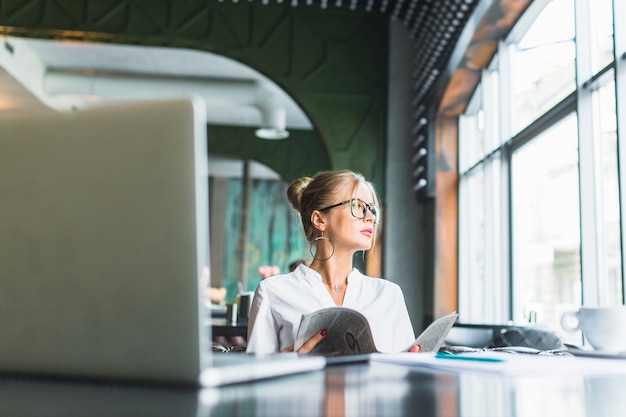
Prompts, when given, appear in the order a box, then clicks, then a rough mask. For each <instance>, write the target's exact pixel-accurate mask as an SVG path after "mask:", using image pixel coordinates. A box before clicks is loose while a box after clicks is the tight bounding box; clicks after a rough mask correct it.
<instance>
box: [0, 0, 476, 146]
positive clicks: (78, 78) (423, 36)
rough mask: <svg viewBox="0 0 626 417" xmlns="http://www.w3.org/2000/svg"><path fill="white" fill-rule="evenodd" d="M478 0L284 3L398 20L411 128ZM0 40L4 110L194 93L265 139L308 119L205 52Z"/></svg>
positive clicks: (262, 80)
mask: <svg viewBox="0 0 626 417" xmlns="http://www.w3.org/2000/svg"><path fill="white" fill-rule="evenodd" d="M250 1H255V0H250ZM269 1H270V0H261V3H262V4H268V3H269ZM276 1H277V2H278V3H282V0H276ZM478 2H479V0H437V1H435V0H349V1H345V0H333V1H332V2H328V1H326V0H305V2H304V3H302V2H299V0H290V2H289V3H288V4H290V6H291V7H316V8H317V7H319V8H321V9H322V10H328V12H329V13H331V12H332V11H333V10H337V9H342V11H345V10H348V11H356V12H361V13H362V12H363V11H366V12H368V13H381V14H383V15H385V16H388V17H389V19H390V20H393V21H396V22H400V23H401V24H403V25H404V26H405V27H406V30H407V33H408V36H409V37H410V38H411V39H412V41H413V44H414V48H415V51H414V56H415V57H416V59H415V60H414V62H413V64H412V65H413V67H414V72H413V80H414V84H413V91H414V93H413V94H414V98H413V103H414V105H415V104H416V103H417V104H418V105H416V108H415V110H414V120H415V122H416V123H417V126H418V127H419V126H420V125H419V121H420V120H423V119H422V118H423V116H422V113H423V112H424V109H425V105H424V104H425V103H428V100H429V99H430V98H429V97H431V96H432V94H433V91H434V90H435V86H436V83H437V81H438V80H439V79H440V78H441V76H442V75H443V74H444V73H445V72H446V69H447V68H446V67H447V65H448V63H449V61H450V57H451V56H452V53H453V50H454V47H455V45H456V42H457V40H458V39H459V37H460V36H461V32H462V31H463V27H464V26H465V24H466V22H467V20H468V19H469V17H470V15H471V13H472V11H473V10H474V8H475V6H476V4H477V3H478ZM233 3H237V0H233ZM285 3H287V2H285ZM55 4H56V3H55ZM55 7H61V6H60V4H56V6H55ZM322 13H326V12H322ZM0 43H1V45H0V112H1V113H2V114H5V115H6V114H14V113H18V112H32V111H44V110H51V109H56V110H71V109H76V108H82V107H86V106H93V105H99V104H101V103H105V102H110V101H116V100H142V99H158V98H168V97H173V96H176V97H180V96H186V95H199V96H201V97H203V98H204V99H205V102H206V103H207V117H208V120H209V123H210V124H216V125H228V126H252V127H272V128H273V130H272V131H271V132H270V133H271V134H275V133H278V135H277V136H275V137H272V136H269V137H267V138H274V139H279V138H282V137H284V136H286V135H288V130H289V129H305V130H306V129H312V128H313V127H312V124H311V121H310V120H309V119H308V117H307V116H306V114H305V113H304V112H303V111H302V109H301V108H300V107H299V106H298V105H297V104H296V103H295V101H294V100H293V99H292V98H291V97H290V96H289V95H288V94H286V93H285V91H284V90H282V89H281V88H280V87H279V86H278V85H276V84H275V83H274V82H272V81H271V80H270V79H268V78H267V77H265V76H263V75H262V74H261V73H259V72H258V71H256V70H254V69H252V68H251V67H248V66H246V65H243V64H241V63H239V62H237V61H235V60H232V59H230V58H226V57H224V56H221V55H217V54H213V53H210V52H204V51H199V50H189V49H182V48H166V47H148V46H133V45H115V44H109V43H106V44H105V43H102V44H97V43H85V42H72V41H54V40H43V39H32V38H23V37H19V38H16V37H0Z"/></svg>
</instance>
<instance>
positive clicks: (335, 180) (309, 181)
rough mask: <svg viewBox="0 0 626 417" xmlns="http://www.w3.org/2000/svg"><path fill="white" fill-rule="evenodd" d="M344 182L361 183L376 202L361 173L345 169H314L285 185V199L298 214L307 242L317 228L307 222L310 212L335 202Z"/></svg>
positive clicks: (312, 238)
mask: <svg viewBox="0 0 626 417" xmlns="http://www.w3.org/2000/svg"><path fill="white" fill-rule="evenodd" d="M347 184H348V185H349V184H351V185H352V187H353V190H355V189H356V188H358V186H359V184H365V185H366V186H367V188H368V189H369V190H370V191H371V192H372V198H373V201H374V204H376V205H378V197H377V195H376V190H375V189H374V185H373V184H372V183H371V182H369V181H367V180H366V179H365V177H363V175H361V174H359V173H357V172H353V171H349V170H339V171H322V172H318V173H317V174H315V175H314V176H313V177H302V178H298V179H297V180H294V181H293V182H292V183H291V185H289V188H287V200H288V201H289V204H291V207H293V209H294V210H296V211H297V212H298V214H299V215H300V220H301V222H302V228H303V230H304V236H305V238H306V240H307V241H308V242H309V243H312V242H313V241H314V240H315V238H316V237H318V236H319V232H318V230H317V229H316V228H315V227H313V224H312V223H311V213H313V211H314V210H321V209H323V208H324V207H328V206H330V205H333V204H335V203H336V202H337V201H336V200H337V198H338V195H339V192H340V191H341V190H342V189H343V187H345V185H347Z"/></svg>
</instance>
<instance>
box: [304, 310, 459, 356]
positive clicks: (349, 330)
mask: <svg viewBox="0 0 626 417" xmlns="http://www.w3.org/2000/svg"><path fill="white" fill-rule="evenodd" d="M458 316H459V315H458V314H457V313H456V312H454V313H450V314H448V315H446V316H443V317H441V318H439V319H437V320H435V321H434V322H432V323H431V324H430V325H429V326H428V327H427V328H426V330H424V331H423V332H422V333H421V334H420V335H419V336H418V337H417V339H415V341H414V342H413V343H411V344H410V345H409V346H407V347H406V348H405V349H403V350H402V352H406V351H408V350H409V349H411V348H412V347H413V346H415V345H420V352H436V351H438V350H439V348H441V346H442V345H443V343H444V340H445V338H446V336H447V335H448V332H449V331H450V329H451V328H452V325H454V323H455V322H456V319H457V317H458ZM324 329H326V331H327V332H328V333H327V334H326V336H325V337H324V339H322V340H321V341H320V342H319V343H318V344H317V345H316V346H315V347H314V348H313V350H311V353H318V354H322V355H344V354H359V353H374V352H378V350H377V349H376V345H375V344H374V339H373V338H372V331H371V330H370V326H369V323H368V322H367V319H366V318H365V316H364V315H363V314H361V313H359V312H358V311H356V310H352V309H350V308H346V307H329V308H323V309H321V310H317V311H314V312H313V313H309V314H303V315H302V320H301V321H300V327H299V329H298V335H297V337H296V342H295V344H294V349H295V350H298V349H300V347H302V345H303V344H304V343H305V342H306V341H307V340H309V339H310V338H311V337H312V336H313V335H314V334H316V333H319V332H321V331H322V330H324ZM393 353H395V352H393Z"/></svg>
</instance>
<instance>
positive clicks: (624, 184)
mask: <svg viewBox="0 0 626 417" xmlns="http://www.w3.org/2000/svg"><path fill="white" fill-rule="evenodd" d="M623 16H626V2H624V1H623V0H613V22H614V23H613V31H614V32H613V36H614V42H615V47H614V48H613V50H614V53H615V57H614V59H615V98H616V103H615V106H616V111H617V126H616V128H617V152H618V164H617V166H618V181H619V193H620V195H619V202H620V203H619V204H620V227H621V236H622V248H621V253H622V259H623V260H626V244H625V243H624V239H625V238H626V145H625V144H624V143H623V142H622V140H621V139H622V138H623V137H624V135H626V28H624V26H623V25H622V24H621V22H619V24H618V19H619V18H622V17H623ZM625 265H626V262H622V300H623V301H626V280H625V275H626V272H625V271H624V268H625Z"/></svg>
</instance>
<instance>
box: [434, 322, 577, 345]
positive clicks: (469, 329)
mask: <svg viewBox="0 0 626 417" xmlns="http://www.w3.org/2000/svg"><path fill="white" fill-rule="evenodd" d="M446 344H447V345H452V346H454V345H457V346H467V347H471V348H477V349H484V348H505V347H506V348H513V347H520V348H532V349H537V350H540V351H547V350H562V349H565V345H564V344H563V342H562V341H561V339H560V338H559V337H558V336H557V335H556V334H555V333H554V332H552V331H550V330H547V329H540V328H536V327H523V326H505V325H502V326H500V325H482V324H461V323H456V324H455V325H454V326H453V327H452V329H451V330H450V333H449V334H448V336H447V337H446Z"/></svg>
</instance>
